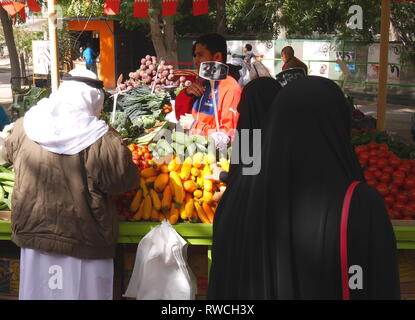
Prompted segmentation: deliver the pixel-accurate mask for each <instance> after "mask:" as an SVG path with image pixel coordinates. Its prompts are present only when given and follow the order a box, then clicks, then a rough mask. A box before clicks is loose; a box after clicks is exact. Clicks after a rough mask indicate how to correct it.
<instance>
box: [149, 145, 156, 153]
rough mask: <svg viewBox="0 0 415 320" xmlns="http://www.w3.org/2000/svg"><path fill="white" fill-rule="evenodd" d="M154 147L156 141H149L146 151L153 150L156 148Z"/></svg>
mask: <svg viewBox="0 0 415 320" xmlns="http://www.w3.org/2000/svg"><path fill="white" fill-rule="evenodd" d="M156 147H157V144H156V143H150V144H149V145H148V151H150V152H153V151H154V150H155V149H156Z"/></svg>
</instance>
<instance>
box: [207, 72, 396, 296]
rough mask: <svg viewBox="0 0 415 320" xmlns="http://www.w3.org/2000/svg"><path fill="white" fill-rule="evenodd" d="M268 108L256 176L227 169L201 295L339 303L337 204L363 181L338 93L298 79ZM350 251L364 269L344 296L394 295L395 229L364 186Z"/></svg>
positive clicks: (321, 82) (358, 194) (353, 214)
mask: <svg viewBox="0 0 415 320" xmlns="http://www.w3.org/2000/svg"><path fill="white" fill-rule="evenodd" d="M271 110H272V111H271V113H270V114H269V119H268V122H267V125H266V127H265V130H266V136H265V141H264V143H263V145H262V152H261V157H262V168H261V172H260V173H259V174H258V175H256V176H241V175H240V174H236V173H237V172H235V174H234V176H233V183H230V184H229V186H228V188H227V190H226V192H225V194H224V197H223V198H222V200H221V202H220V203H219V207H218V209H217V211H216V214H215V221H214V226H213V248H212V268H211V273H210V280H209V292H208V298H209V299H341V297H342V290H341V271H340V253H339V247H340V219H341V208H342V204H343V199H344V195H345V192H346V190H347V188H348V186H349V185H350V184H351V183H352V182H353V181H356V180H357V181H363V177H362V172H361V169H360V166H359V163H358V161H357V158H356V156H355V154H354V152H353V148H352V146H351V143H350V116H349V112H348V107H347V104H346V101H345V99H344V95H343V93H342V91H341V90H340V88H339V87H338V86H337V85H336V84H335V83H334V82H332V81H330V80H328V79H324V78H320V77H306V78H304V79H300V80H297V81H295V82H293V83H290V84H288V85H287V86H286V87H285V88H284V89H283V90H282V91H281V92H280V93H279V94H278V96H277V98H276V99H275V101H274V103H273V105H272V108H271ZM348 255H349V266H352V265H357V266H359V267H360V268H361V270H362V271H363V288H361V289H360V288H357V289H354V290H351V298H352V299H377V298H381V299H398V298H399V274H398V264H397V256H396V239H395V236H394V233H393V229H392V226H391V223H390V221H389V217H388V215H387V213H386V209H385V207H384V204H383V201H382V198H381V197H380V196H379V194H378V193H377V191H375V190H374V189H372V188H371V187H369V186H367V185H366V184H364V183H361V184H360V185H358V186H357V187H356V189H355V192H354V194H353V198H352V201H351V207H350V217H349V224H348Z"/></svg>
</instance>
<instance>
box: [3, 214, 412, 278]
mask: <svg viewBox="0 0 415 320" xmlns="http://www.w3.org/2000/svg"><path fill="white" fill-rule="evenodd" d="M392 224H393V229H394V231H395V235H396V240H397V248H398V249H412V250H413V249H415V220H412V221H409V220H408V221H405V220H393V221H392ZM157 225H159V223H158V222H121V223H120V229H119V238H118V242H119V243H123V244H127V243H135V244H138V242H139V241H140V240H141V239H142V238H143V237H144V236H145V235H146V234H147V233H148V232H149V231H151V229H153V228H154V227H156V226H157ZM173 227H174V229H175V230H176V231H177V232H178V233H179V234H180V235H181V236H182V237H183V239H185V240H186V241H187V242H188V243H189V244H191V245H205V246H208V270H210V264H211V253H212V251H211V248H212V247H211V246H212V225H209V224H203V223H178V224H175V225H174V226H173ZM10 237H11V222H10V221H7V220H0V240H10Z"/></svg>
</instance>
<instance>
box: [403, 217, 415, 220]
mask: <svg viewBox="0 0 415 320" xmlns="http://www.w3.org/2000/svg"><path fill="white" fill-rule="evenodd" d="M403 220H413V219H412V217H409V216H406V217H403Z"/></svg>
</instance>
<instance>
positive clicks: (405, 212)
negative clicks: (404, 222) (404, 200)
mask: <svg viewBox="0 0 415 320" xmlns="http://www.w3.org/2000/svg"><path fill="white" fill-rule="evenodd" d="M414 213H415V212H414V208H412V207H411V206H408V205H405V206H404V207H403V208H402V215H403V216H406V217H412V216H413V215H414Z"/></svg>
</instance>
